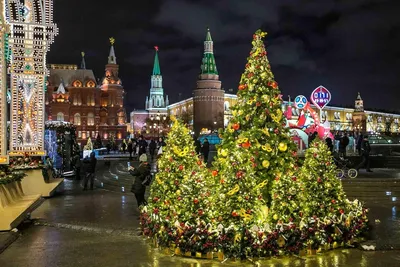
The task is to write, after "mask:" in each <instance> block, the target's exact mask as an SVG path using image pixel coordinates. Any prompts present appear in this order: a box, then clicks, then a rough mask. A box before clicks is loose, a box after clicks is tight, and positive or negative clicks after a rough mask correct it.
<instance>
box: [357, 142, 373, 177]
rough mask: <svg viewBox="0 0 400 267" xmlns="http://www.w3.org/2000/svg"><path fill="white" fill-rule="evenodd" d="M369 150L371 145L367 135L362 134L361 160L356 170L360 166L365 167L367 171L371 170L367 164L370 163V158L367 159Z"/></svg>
mask: <svg viewBox="0 0 400 267" xmlns="http://www.w3.org/2000/svg"><path fill="white" fill-rule="evenodd" d="M370 152H371V145H370V144H369V141H368V136H367V135H365V136H364V140H363V141H362V143H361V162H360V164H358V166H357V168H356V169H357V171H358V170H359V169H361V168H365V169H366V170H367V172H372V171H371V169H370V167H369V164H370V159H369V153H370Z"/></svg>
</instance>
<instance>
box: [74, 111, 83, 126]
mask: <svg viewBox="0 0 400 267" xmlns="http://www.w3.org/2000/svg"><path fill="white" fill-rule="evenodd" d="M74 124H75V125H81V114H79V113H76V114H75V115H74Z"/></svg>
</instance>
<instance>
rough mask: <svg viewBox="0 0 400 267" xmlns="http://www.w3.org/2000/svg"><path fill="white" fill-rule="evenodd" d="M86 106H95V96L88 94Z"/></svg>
mask: <svg viewBox="0 0 400 267" xmlns="http://www.w3.org/2000/svg"><path fill="white" fill-rule="evenodd" d="M86 105H88V106H94V95H93V94H88V96H87V97H86Z"/></svg>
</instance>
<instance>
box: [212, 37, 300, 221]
mask: <svg viewBox="0 0 400 267" xmlns="http://www.w3.org/2000/svg"><path fill="white" fill-rule="evenodd" d="M265 36H266V33H264V32H262V31H260V30H258V31H257V32H256V33H255V34H254V35H253V41H252V44H253V48H252V50H251V52H250V56H249V57H248V61H247V64H246V67H245V71H244V73H243V74H242V78H241V80H240V85H239V91H238V102H237V104H236V105H235V106H233V107H232V114H233V118H232V120H231V122H230V124H229V125H228V127H227V130H226V131H225V133H224V134H223V136H222V138H223V142H222V145H221V147H220V148H221V150H222V149H223V150H230V149H231V147H232V146H241V147H242V148H246V149H247V150H248V151H249V152H250V154H251V155H252V166H253V168H254V171H255V180H256V183H257V184H262V183H263V184H265V186H263V187H262V195H263V198H264V200H265V203H266V205H267V206H268V207H271V208H273V209H274V211H270V214H271V215H272V217H273V218H276V219H285V220H286V219H289V217H290V216H289V214H291V213H294V212H297V209H298V206H297V203H296V202H297V199H296V194H297V192H298V188H299V186H298V182H297V180H296V178H295V177H293V176H294V174H295V171H296V166H295V159H294V155H295V153H296V152H295V151H296V149H297V148H296V145H295V144H294V143H293V142H292V140H291V137H290V134H289V130H288V129H287V128H286V127H285V126H286V119H285V117H284V116H283V112H282V104H283V103H282V95H281V93H280V91H279V88H278V84H277V82H276V81H275V80H274V76H273V74H272V72H271V66H270V64H269V62H268V59H267V56H266V55H267V52H266V50H265V46H264V43H263V40H262V39H263V38H264V37H265ZM241 142H242V143H241ZM220 154H221V153H220ZM274 201H275V202H274ZM278 201H280V202H281V203H282V202H284V203H285V204H284V205H285V206H284V207H279V206H278V205H275V204H274V203H277V202H278ZM279 205H280V204H279ZM275 215H276V216H275ZM276 221H277V220H276Z"/></svg>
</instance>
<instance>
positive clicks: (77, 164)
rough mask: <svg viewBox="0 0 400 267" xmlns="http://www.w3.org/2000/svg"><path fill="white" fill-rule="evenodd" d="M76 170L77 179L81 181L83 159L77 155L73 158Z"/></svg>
mask: <svg viewBox="0 0 400 267" xmlns="http://www.w3.org/2000/svg"><path fill="white" fill-rule="evenodd" d="M73 163H74V169H75V179H76V180H80V179H81V157H80V156H79V154H76V155H75V156H74V158H73Z"/></svg>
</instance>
